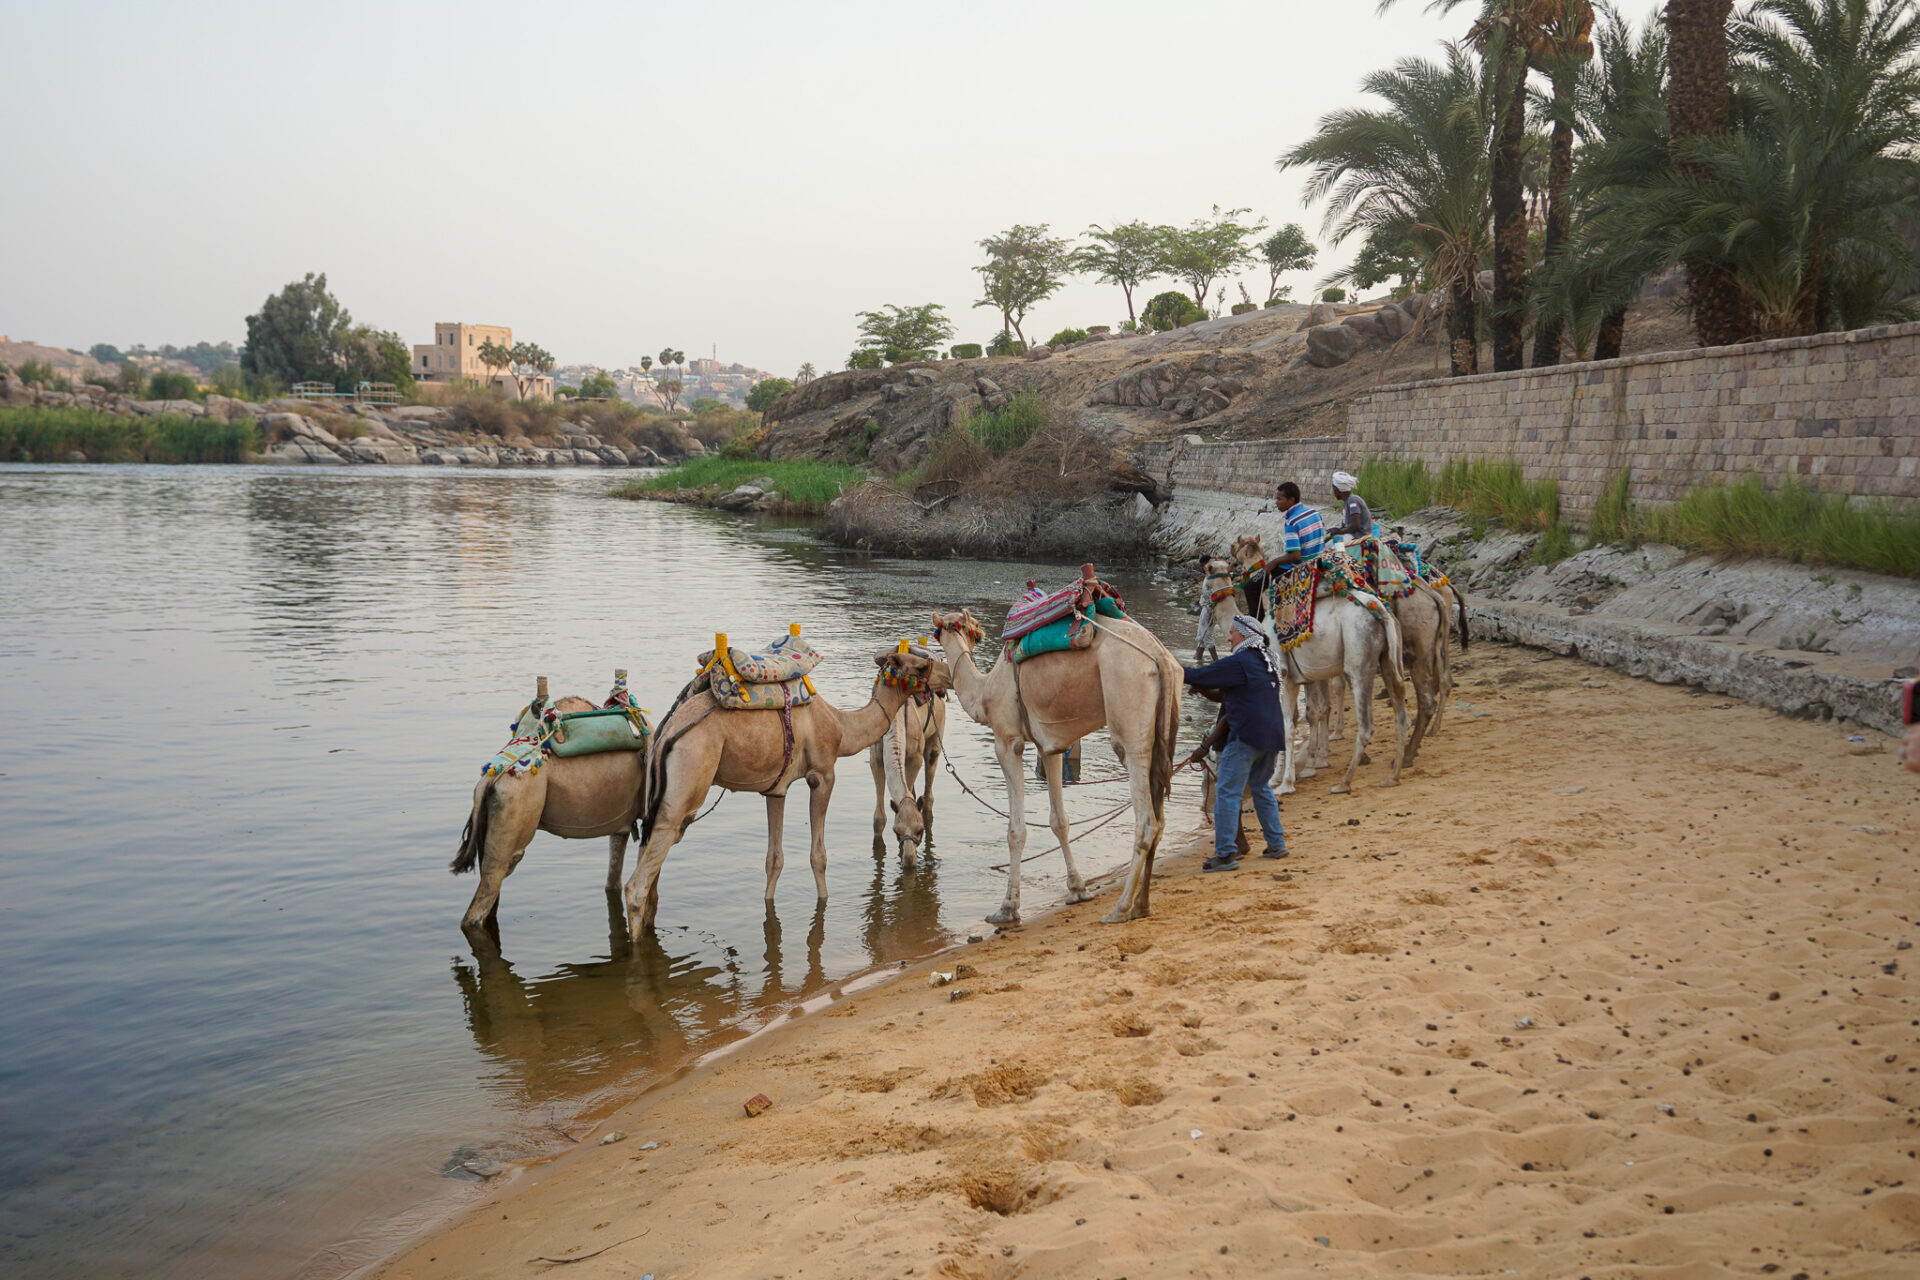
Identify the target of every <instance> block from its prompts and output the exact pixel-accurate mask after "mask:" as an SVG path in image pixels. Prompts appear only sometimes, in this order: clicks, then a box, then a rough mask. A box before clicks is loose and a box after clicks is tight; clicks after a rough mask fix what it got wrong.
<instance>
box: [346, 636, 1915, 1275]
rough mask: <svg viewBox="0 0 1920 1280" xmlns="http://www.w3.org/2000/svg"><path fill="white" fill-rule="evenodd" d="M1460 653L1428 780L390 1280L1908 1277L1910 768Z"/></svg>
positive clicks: (1591, 675)
mask: <svg viewBox="0 0 1920 1280" xmlns="http://www.w3.org/2000/svg"><path fill="white" fill-rule="evenodd" d="M1462 668H1463V669H1462V672H1461V676H1462V679H1461V682H1460V686H1459V688H1458V690H1457V692H1456V698H1455V700H1454V702H1453V703H1452V704H1451V708H1450V710H1449V713H1448V721H1447V723H1446V725H1445V727H1444V729H1443V732H1442V734H1441V736H1440V737H1439V738H1437V739H1435V740H1433V741H1432V742H1431V743H1430V746H1429V749H1428V750H1427V752H1426V753H1425V754H1423V757H1422V759H1421V760H1420V761H1419V762H1418V763H1417V764H1416V765H1414V766H1413V767H1411V768H1410V769H1409V770H1408V772H1407V775H1406V777H1405V780H1404V782H1403V785H1402V786H1401V787H1400V788H1399V789H1397V790H1391V791H1389V790H1382V789H1380V788H1378V786H1377V782H1378V781H1379V779H1380V778H1381V777H1382V776H1383V770H1382V768H1381V766H1379V765H1374V766H1370V767H1368V768H1367V769H1365V770H1363V772H1362V774H1361V776H1360V779H1359V781H1360V784H1361V789H1360V790H1359V791H1357V793H1356V794H1355V795H1354V796H1351V797H1336V796H1330V795H1327V794H1326V793H1325V787H1326V786H1328V785H1330V783H1331V781H1332V778H1331V777H1330V776H1329V775H1328V774H1327V773H1323V774H1322V775H1321V777H1320V778H1319V779H1316V780H1313V781H1310V782H1308V783H1307V784H1306V785H1305V788H1304V789H1303V792H1302V794H1300V795H1298V796H1295V797H1291V798H1289V799H1288V800H1287V801H1286V802H1285V808H1286V813H1287V823H1288V827H1289V831H1290V834H1291V836H1292V841H1291V843H1292V844H1293V847H1294V849H1295V854H1294V857H1293V858H1291V859H1289V860H1288V861H1287V862H1286V863H1282V864H1279V866H1278V869H1277V870H1276V869H1274V868H1273V865H1272V864H1261V863H1259V862H1258V860H1255V861H1254V862H1253V863H1251V864H1246V865H1245V866H1243V869H1242V870H1241V871H1240V872H1238V873H1234V874H1231V875H1226V876H1220V875H1205V876H1203V875H1202V874H1201V873H1200V872H1199V871H1198V870H1197V860H1196V859H1193V858H1190V857H1184V856H1163V858H1162V860H1161V862H1160V864H1159V867H1158V868H1157V869H1158V872H1159V874H1158V875H1157V876H1156V881H1155V904H1154V911H1155V914H1154V915H1153V916H1152V917H1151V918H1149V919H1147V920H1143V921H1137V922H1133V923H1131V924H1126V925H1118V926H1111V925H1101V924H1099V923H1097V921H1098V916H1099V915H1100V914H1101V913H1103V912H1104V911H1105V910H1106V909H1107V907H1108V905H1110V904H1108V903H1105V902H1104V901H1099V900H1096V901H1095V902H1092V903H1088V904H1084V905H1083V906H1074V907H1065V906H1063V907H1061V908H1060V909H1058V910H1054V911H1050V912H1048V913H1047V914H1046V915H1044V916H1034V917H1032V918H1030V919H1029V920H1028V921H1027V922H1026V923H1025V924H1023V925H1022V926H1019V927H1018V928H1017V929H1014V930H1009V931H1008V932H1007V933H1005V934H1003V935H1000V936H997V937H993V938H989V939H987V940H985V941H983V942H980V943H975V944H971V945H966V946H961V947H959V948H957V949H956V950H949V951H944V952H940V953H937V954H936V957H930V958H927V959H923V960H920V961H916V962H913V963H912V964H910V965H909V966H907V967H906V968H905V969H904V970H895V971H893V972H892V974H891V975H889V976H902V977H905V978H907V979H908V980H907V981H904V982H898V981H884V980H883V981H880V982H878V983H877V984H876V985H875V986H874V987H872V988H870V989H865V990H858V991H856V992H854V993H852V994H851V995H849V996H846V997H845V998H840V999H832V998H829V999H828V1001H827V1003H826V1005H825V1006H824V1007H821V1008H819V1010H818V1013H819V1015H820V1016H818V1017H812V1016H801V1017H795V1016H793V1015H792V1014H788V1015H787V1016H785V1017H783V1018H780V1019H778V1020H777V1021H776V1022H775V1023H773V1024H771V1026H770V1027H769V1028H767V1029H764V1030H763V1031H761V1032H759V1033H756V1035H755V1036H754V1037H752V1038H751V1039H748V1040H743V1041H739V1042H735V1043H734V1044H732V1045H729V1046H726V1047H725V1048H724V1049H723V1050H722V1051H721V1052H720V1054H719V1056H717V1057H715V1056H712V1055H708V1056H706V1057H705V1058H703V1059H702V1060H701V1061H699V1062H697V1063H696V1064H695V1065H694V1066H693V1067H692V1068H691V1069H689V1070H688V1071H686V1072H685V1073H684V1074H682V1075H681V1076H680V1077H679V1078H677V1079H676V1080H674V1081H672V1082H671V1083H667V1084H664V1085H661V1086H659V1087H657V1088H654V1089H652V1090H649V1091H648V1092H647V1093H646V1094H644V1095H642V1096H640V1097H639V1098H629V1099H628V1100H626V1101H625V1102H623V1103H620V1104H618V1105H615V1106H614V1107H612V1108H610V1109H609V1111H608V1112H607V1113H606V1114H605V1115H604V1116H603V1117H602V1119H601V1121H600V1123H599V1125H598V1126H597V1127H596V1128H595V1130H594V1131H593V1133H592V1134H591V1135H590V1136H588V1137H587V1138H584V1139H583V1140H582V1142H581V1143H580V1145H579V1146H578V1147H576V1148H569V1149H567V1150H566V1151H564V1152H562V1153H560V1154H559V1155H557V1156H556V1157H553V1158H550V1159H545V1160H541V1161H536V1162H534V1163H532V1164H531V1165H529V1166H528V1167H526V1168H524V1169H523V1170H522V1171H521V1172H519V1173H518V1174H516V1175H514V1176H513V1178H512V1182H511V1184H510V1185H505V1186H502V1185H500V1184H497V1183H496V1184H494V1185H492V1186H490V1187H487V1188H485V1189H483V1190H479V1191H477V1193H476V1195H475V1197H474V1203H472V1204H471V1205H470V1206H469V1207H468V1208H467V1209H466V1210H465V1211H463V1212H461V1213H460V1214H458V1215H456V1216H455V1217H454V1218H452V1219H451V1220H449V1221H447V1222H445V1223H443V1224H441V1225H440V1226H438V1227H435V1228H434V1229H432V1230H430V1231H428V1232H427V1233H426V1234H425V1235H423V1236H421V1237H419V1238H417V1239H415V1240H414V1241H413V1242H411V1243H410V1244H408V1245H407V1246H406V1247H404V1248H403V1249H401V1250H400V1251H399V1252H398V1253H397V1254H395V1255H393V1256H392V1257H391V1258H389V1259H388V1260H387V1261H385V1262H384V1263H382V1264H379V1265H377V1266H375V1267H374V1268H372V1269H371V1271H370V1272H369V1273H368V1274H372V1275H378V1276H383V1277H392V1278H393V1280H400V1278H401V1277H407V1278H408V1280H415V1278H418V1280H426V1278H427V1277H434V1276H442V1275H445V1276H454V1275H472V1274H486V1275H494V1276H517V1275H529V1276H530V1275H537V1274H541V1273H543V1272H544V1271H545V1270H546V1269H548V1268H549V1267H551V1266H553V1265H555V1263H554V1262H541V1261H533V1260H535V1259H558V1260H563V1261H565V1262H569V1263H578V1270H577V1272H573V1273H574V1274H577V1275H579V1276H581V1277H600V1276H608V1277H611V1276H629V1275H636V1274H640V1273H643V1272H653V1273H655V1274H657V1275H659V1276H660V1277H661V1278H662V1280H665V1277H667V1276H676V1275H694V1274H697V1275H701V1276H723V1275H726V1276H730V1275H742V1276H747V1275H754V1276H764V1275H771V1274H779V1275H785V1276H798V1275H806V1276H821V1275H849V1276H851V1275H860V1276H867V1275H879V1274H891V1275H913V1276H921V1275H927V1274H933V1275H942V1276H949V1277H976V1278H979V1280H987V1278H988V1277H994V1278H999V1277H1011V1276H1013V1275H1015V1274H1018V1275H1022V1276H1063V1277H1064V1276H1073V1277H1081V1276H1086V1277H1093V1276H1099V1275H1107V1276H1111V1275H1116V1274H1151V1273H1160V1272H1165V1271H1168V1270H1170V1269H1172V1268H1174V1267H1177V1266H1184V1267H1185V1268H1186V1269H1188V1270H1191V1271H1193V1272H1194V1273H1196V1274H1203V1275H1221V1276H1226V1275H1252V1274H1271V1273H1273V1272H1274V1271H1275V1270H1276V1269H1284V1268H1295V1269H1306V1268H1308V1267H1312V1268H1314V1269H1317V1270H1323V1271H1327V1272H1329V1273H1331V1274H1337V1275H1355V1276H1359V1275H1369V1276H1371V1275H1378V1274H1380V1273H1381V1272H1382V1271H1384V1270H1393V1271H1415V1272H1436V1271H1438V1272H1448V1273H1460V1272H1462V1271H1474V1272H1483V1271H1486V1270H1495V1271H1499V1270H1508V1269H1514V1270H1519V1271H1521V1272H1523V1273H1528V1274H1582V1273H1583V1270H1584V1271H1592V1270H1609V1269H1610V1270H1613V1271H1615V1272H1619V1271H1620V1270H1621V1268H1625V1269H1626V1270H1627V1271H1628V1272H1633V1271H1635V1270H1636V1269H1645V1268H1648V1267H1655V1268H1661V1269H1666V1268H1681V1269H1687V1268H1696V1267H1697V1268H1709V1269H1715V1270H1722V1269H1724V1270H1727V1271H1729V1272H1730V1273H1734V1274H1745V1273H1747V1272H1749V1271H1751V1272H1753V1273H1755V1274H1758V1273H1759V1272H1760V1270H1761V1267H1762V1264H1763V1263H1771V1264H1773V1265H1774V1266H1776V1267H1777V1268H1778V1269H1779V1270H1780V1271H1781V1272H1782V1273H1783V1274H1792V1273H1793V1272H1794V1271H1795V1270H1798V1269H1805V1270H1809V1271H1811V1272H1814V1273H1817V1274H1826V1275H1845V1276H1854V1275H1858V1276H1868V1275H1890V1274H1895V1273H1897V1272H1898V1271H1899V1270H1900V1269H1901V1265H1902V1264H1900V1263H1898V1261H1897V1259H1898V1257H1899V1256H1901V1255H1902V1254H1903V1253H1905V1252H1908V1251H1910V1250H1911V1249H1912V1248H1913V1240H1914V1231H1913V1226H1914V1224H1915V1223H1920V1192H1916V1191H1915V1190H1914V1189H1913V1188H1912V1187H1910V1186H1908V1185H1907V1184H1909V1183H1920V1178H1916V1176H1915V1166H1914V1164H1913V1161H1912V1157H1911V1155H1910V1152H1909V1148H1910V1147H1911V1146H1912V1128H1911V1127H1912V1126H1913V1125H1914V1124H1915V1123H1916V1121H1920V1107H1917V1106H1916V1103H1920V1087H1916V1086H1913V1085H1912V1084H1911V1083H1910V1079H1909V1068H1910V1067H1911V1066H1912V1065H1913V1064H1911V1063H1909V1062H1908V1061H1907V1059H1908V1058H1909V1057H1910V1056H1911V1037H1910V1033H1909V1032H1908V1030H1907V1023H1908V1022H1909V1021H1910V1020H1911V1012H1910V1009H1909V1008H1908V1005H1909V1003H1910V994H1909V993H1910V980H1909V974H1908V971H1909V970H1910V969H1911V964H1909V963H1908V962H1907V960H1906V957H1904V956H1901V957H1898V958H1896V955H1895V952H1896V949H1897V948H1896V942H1897V941H1898V942H1905V941H1908V940H1909V939H1910V938H1911V936H1912V934H1913V933H1914V932H1915V931H1914V929H1913V927H1912V924H1911V920H1910V918H1909V917H1908V916H1907V915H1905V914H1904V913H1907V912H1910V910H1911V903H1912V902H1913V901H1914V900H1915V899H1916V895H1920V871H1916V869H1915V868H1914V867H1913V866H1912V860H1911V858H1910V857H1907V856H1905V854H1906V852H1907V846H1903V845H1902V844H1900V840H1901V838H1902V833H1903V832H1905V831H1907V830H1910V829H1911V828H1912V827H1913V825H1914V823H1913V819H1914V818H1915V817H1916V816H1920V797H1917V796H1916V789H1915V788H1914V787H1913V785H1912V779H1911V778H1910V776H1909V775H1906V774H1905V773H1904V772H1903V771H1900V770H1898V766H1897V765H1896V764H1895V763H1894V756H1893V753H1892V752H1891V751H1890V750H1889V749H1888V748H1887V746H1886V744H1885V743H1884V742H1883V741H1874V740H1864V741H1862V742H1859V743H1854V742H1851V741H1850V740H1849V737H1848V735H1847V734H1846V732H1845V731H1844V730H1842V729H1839V728H1837V727H1835V726H1832V725H1820V724H1814V723H1810V722H1806V721H1795V720H1789V719H1784V718H1782V717H1780V716H1778V715H1775V714H1773V713H1769V712H1766V711H1763V710H1760V709H1757V708H1754V707H1751V706H1746V705H1744V704H1737V703H1732V702H1723V703H1715V702H1712V701H1710V700H1707V699H1703V698H1699V697H1694V696H1690V694H1689V691H1687V690H1684V689H1675V688H1668V687H1662V686H1656V685H1652V684H1649V683H1646V682H1643V681H1638V680H1622V679H1620V678H1618V677H1614V678H1613V679H1611V680H1607V679H1601V678H1599V677H1600V675H1601V674H1602V673H1599V672H1596V670H1595V669H1594V668H1592V667H1590V666H1588V665H1586V664H1584V663H1581V662H1579V661H1577V660H1574V659H1567V658H1559V657H1554V656H1551V655H1538V654H1535V653H1533V652H1531V651H1528V650H1523V649H1517V648H1507V647H1504V646H1487V647H1486V648H1484V649H1476V650H1475V651H1474V652H1473V653H1472V654H1471V656H1470V657H1469V658H1468V659H1467V660H1466V661H1465V662H1463V663H1462ZM1554 732H1558V733H1560V734H1563V735H1565V738H1566V743H1567V749H1566V751H1565V752H1564V753H1563V754H1562V755H1561V757H1560V758H1557V759H1555V760H1554V761H1553V763H1552V764H1550V765H1546V766H1545V767H1543V766H1542V764H1541V761H1540V759H1539V757H1538V744H1539V741H1540V740H1541V736H1542V734H1551V733H1554ZM1650 742H1658V743H1660V744H1661V747H1660V749H1659V750H1657V751H1656V752H1653V753H1651V754H1650V753H1648V751H1647V748H1646V744H1648V743H1650ZM1849 800H1851V801H1855V802H1857V803H1851V804H1850V803H1848V801H1849ZM1661 801H1666V802H1667V803H1664V804H1663V803H1660V802H1661ZM1842 805H1844V806H1845V808H1844V810H1842V809H1841V806H1842ZM1173 816H1174V818H1175V820H1176V821H1178V820H1179V817H1180V815H1178V814H1177V813H1176V814H1175V815H1173ZM1690 824H1691V825H1690ZM1690 837H1691V838H1690ZM1192 843H1194V842H1189V843H1188V844H1187V845H1186V847H1183V848H1181V849H1179V850H1178V852H1179V853H1181V854H1184V853H1188V852H1191V851H1192ZM1169 853H1170V854H1172V853H1174V851H1173V850H1169ZM1783 864H1784V865H1783ZM957 952H964V953H965V954H964V958H963V962H964V963H967V964H969V965H971V966H972V967H973V969H974V970H975V972H974V973H973V974H971V975H968V976H967V977H965V978H963V979H961V980H960V981H959V982H958V983H956V984H955V985H954V986H952V987H946V988H940V989H934V988H930V987H929V986H928V985H927V984H926V981H925V975H926V974H927V973H928V972H929V971H930V970H932V969H933V968H935V967H941V968H944V967H945V966H944V960H943V959H942V958H943V957H945V956H948V955H956V958H960V957H958V955H957ZM1422 961H1425V963H1422ZM1889 962H1892V963H1891V964H1889ZM844 985H845V984H839V986H837V987H836V989H840V988H841V987H844ZM956 990H964V991H969V992H971V995H970V996H968V997H966V998H962V999H958V1000H956V999H954V998H953V997H954V994H955V991H956ZM815 999H816V1000H818V999H820V997H815ZM1836 1026H1838V1027H1841V1028H1842V1029H1843V1030H1841V1031H1835V1030H1834V1028H1835V1027H1836ZM773 1032H779V1033H780V1034H773ZM1623 1082H1624V1083H1623ZM761 1093H764V1094H765V1095H766V1096H767V1097H769V1098H771V1099H772V1101H773V1106H772V1107H771V1109H769V1110H768V1111H766V1112H765V1113H764V1114H762V1115H760V1116H758V1117H755V1118H748V1117H747V1115H746V1114H745V1112H744V1110H743V1109H742V1104H743V1103H744V1102H745V1101H746V1100H747V1099H748V1098H751V1097H753V1096H754V1095H756V1094H761ZM611 1131H620V1132H623V1133H624V1134H626V1135H627V1136H626V1137H625V1138H623V1139H622V1140H620V1141H616V1142H612V1143H610V1144H608V1145H604V1146H603V1145H599V1142H600V1139H601V1137H603V1136H604V1135H605V1134H607V1133H608V1132H611ZM650 1142H657V1143H658V1144H659V1145H658V1146H656V1147H654V1148H652V1149H651V1150H648V1149H646V1144H648V1143H650ZM1863 1189H1865V1190H1864V1191H1863ZM1909 1261H1911V1258H1909ZM569 1270H570V1272H571V1271H573V1269H572V1268H571V1267H570V1268H569Z"/></svg>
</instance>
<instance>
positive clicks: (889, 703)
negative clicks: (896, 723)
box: [833, 683, 907, 756]
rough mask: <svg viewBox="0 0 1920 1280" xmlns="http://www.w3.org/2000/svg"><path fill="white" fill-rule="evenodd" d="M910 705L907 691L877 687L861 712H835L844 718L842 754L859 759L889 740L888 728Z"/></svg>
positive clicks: (841, 737)
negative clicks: (869, 748)
mask: <svg viewBox="0 0 1920 1280" xmlns="http://www.w3.org/2000/svg"><path fill="white" fill-rule="evenodd" d="M906 702H907V691H906V690H905V689H902V688H900V687H899V686H898V685H891V684H886V683H880V684H877V685H876V686H875V687H874V690H873V696H872V697H870V698H868V699H867V705H866V706H864V707H861V708H860V709H859V710H858V711H842V710H840V709H839V708H838V707H835V708H833V714H834V715H836V716H838V717H839V718H840V754H841V755H843V756H851V755H858V754H859V753H860V752H862V751H865V750H866V749H867V748H868V747H870V746H872V745H873V744H874V743H876V742H878V741H880V739H881V738H883V737H885V736H886V733H887V726H888V725H890V724H892V723H893V717H894V716H895V714H897V713H898V712H899V710H900V708H901V707H903V706H905V705H906Z"/></svg>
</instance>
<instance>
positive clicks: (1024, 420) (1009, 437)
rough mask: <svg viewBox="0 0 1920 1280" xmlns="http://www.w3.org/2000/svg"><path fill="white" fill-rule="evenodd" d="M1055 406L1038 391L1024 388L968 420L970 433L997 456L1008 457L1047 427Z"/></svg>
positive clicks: (982, 446)
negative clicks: (1008, 398)
mask: <svg viewBox="0 0 1920 1280" xmlns="http://www.w3.org/2000/svg"><path fill="white" fill-rule="evenodd" d="M1052 417H1053V409H1052V407H1051V406H1049V405H1048V404H1047V401H1046V398H1045V397H1044V396H1042V395H1041V394H1040V393H1039V392H1037V391H1022V392H1019V393H1017V394H1016V395H1015V396H1014V397H1013V399H1011V400H1009V401H1007V402H1006V404H1004V405H1002V406H1000V408H998V409H992V410H987V411H985V412H982V413H976V414H974V415H972V416H971V417H969V418H968V419H967V434H968V435H970V436H972V437H973V439H974V441H975V442H976V443H977V444H979V446H980V447H981V448H983V449H985V450H986V451H987V452H988V453H990V454H992V455H993V456H994V457H996V458H1004V457H1006V456H1007V455H1008V454H1009V453H1012V452H1013V451H1014V450H1015V449H1018V448H1019V447H1020V446H1021V445H1023V444H1025V443H1026V442H1027V441H1029V440H1031V439H1033V437H1034V434H1035V433H1036V432H1038V431H1041V430H1043V429H1045V427H1046V425H1047V423H1048V421H1050V420H1051V419H1052Z"/></svg>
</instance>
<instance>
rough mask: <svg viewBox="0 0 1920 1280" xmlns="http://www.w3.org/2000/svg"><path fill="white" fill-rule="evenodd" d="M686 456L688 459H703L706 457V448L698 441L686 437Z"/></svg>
mask: <svg viewBox="0 0 1920 1280" xmlns="http://www.w3.org/2000/svg"><path fill="white" fill-rule="evenodd" d="M687 456H688V457H689V458H704V457H706V456H707V446H705V445H704V444H701V443H700V442H699V441H698V440H695V439H694V438H693V437H692V436H688V437H687Z"/></svg>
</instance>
